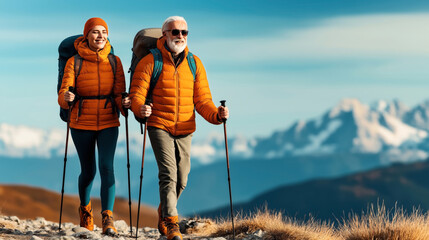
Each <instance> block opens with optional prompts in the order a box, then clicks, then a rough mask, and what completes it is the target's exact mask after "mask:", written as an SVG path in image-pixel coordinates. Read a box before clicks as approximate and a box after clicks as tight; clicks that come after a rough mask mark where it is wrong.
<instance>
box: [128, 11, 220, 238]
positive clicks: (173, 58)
mask: <svg viewBox="0 0 429 240" xmlns="http://www.w3.org/2000/svg"><path fill="white" fill-rule="evenodd" d="M188 33H189V32H188V26H187V23H186V20H185V19H184V18H183V17H178V16H172V17H169V18H167V19H166V20H165V21H164V24H163V25H162V37H161V38H159V39H158V40H157V48H158V49H159V50H160V52H161V54H162V62H163V67H162V72H161V74H160V76H159V79H158V82H157V83H156V85H155V87H154V88H153V92H152V94H150V95H151V96H152V97H151V99H149V100H150V101H148V103H147V104H145V103H146V100H147V99H146V97H147V94H148V90H149V86H150V79H151V75H152V73H153V68H154V56H153V54H148V55H147V56H145V57H144V58H142V60H141V61H140V62H139V63H138V65H137V67H136V69H135V72H134V75H133V78H132V81H131V90H130V98H131V110H132V111H133V112H134V114H135V115H136V116H137V117H139V118H147V123H146V124H147V126H148V133H149V138H150V141H151V145H152V148H153V151H154V154H155V158H156V161H157V164H158V170H159V174H158V178H159V194H160V205H159V207H158V214H159V222H158V229H159V231H160V233H161V234H162V235H166V236H167V239H168V240H170V239H174V240H179V239H182V235H181V234H180V231H179V225H178V211H177V208H176V206H177V200H178V199H179V196H180V194H181V193H182V192H183V190H184V189H185V187H186V183H187V180H188V174H189V171H190V150H191V138H192V133H193V132H194V131H195V129H196V126H195V110H196V111H197V112H198V113H199V114H200V115H201V116H202V117H203V118H204V119H206V120H207V121H208V122H210V123H212V124H221V123H222V121H223V119H227V118H228V117H229V111H228V108H227V107H222V106H219V107H216V106H215V104H214V103H213V101H212V96H211V93H210V89H209V84H208V81H207V76H206V71H205V69H204V66H203V64H202V62H201V60H200V59H199V58H198V57H197V56H195V55H193V57H194V59H195V65H196V70H195V77H194V75H193V72H192V71H191V69H190V65H189V63H188V61H191V60H188V57H189V56H192V55H191V54H190V53H189V50H188V47H187V37H188ZM188 55H189V56H188Z"/></svg>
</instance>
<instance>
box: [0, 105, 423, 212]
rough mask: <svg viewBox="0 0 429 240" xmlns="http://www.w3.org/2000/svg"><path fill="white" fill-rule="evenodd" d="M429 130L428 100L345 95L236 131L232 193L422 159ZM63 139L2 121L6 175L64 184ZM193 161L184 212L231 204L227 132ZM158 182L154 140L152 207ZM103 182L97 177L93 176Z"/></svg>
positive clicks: (134, 174) (134, 144)
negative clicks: (270, 125)
mask: <svg viewBox="0 0 429 240" xmlns="http://www.w3.org/2000/svg"><path fill="white" fill-rule="evenodd" d="M273 117H274V116H273ZM428 132H429V101H425V102H423V103H421V104H419V105H417V106H415V107H413V108H410V107H407V106H405V104H403V103H401V102H400V101H398V100H394V101H390V102H388V101H378V102H376V103H374V104H370V105H366V104H363V103H361V102H360V101H358V100H357V99H344V100H342V101H341V102H340V103H339V104H337V105H336V106H334V107H332V108H331V109H328V110H327V111H326V112H325V113H324V114H322V115H321V116H319V117H317V118H314V119H309V120H305V121H304V120H300V121H297V122H295V123H293V124H292V125H291V126H289V127H287V128H286V129H284V130H278V131H275V132H274V133H273V134H271V135H270V136H268V137H264V138H261V137H259V138H252V139H247V138H244V137H242V136H233V137H230V138H229V139H228V145H229V154H230V161H231V182H232V189H233V198H234V200H235V201H237V202H244V201H248V200H250V199H251V198H252V197H254V196H256V195H257V194H260V193H261V192H265V191H269V190H271V189H273V188H276V187H280V186H283V185H287V184H295V183H299V182H303V181H307V180H311V179H315V178H320V177H339V176H344V175H346V174H351V173H355V172H359V171H365V170H369V169H372V168H376V167H380V166H386V165H390V164H392V163H395V162H414V161H419V160H424V159H426V158H427V157H428V156H429V134H428ZM64 139H65V131H64V130H59V129H51V130H42V129H37V128H31V127H28V126H14V125H10V124H6V123H1V124H0V161H1V164H2V166H3V167H2V172H1V174H0V182H6V183H21V184H32V185H36V186H42V187H45V188H48V189H51V190H55V191H59V189H60V186H61V185H60V184H61V182H60V180H61V176H60V175H61V170H62V167H63V157H64V152H63V151H64V141H65V140H64ZM148 143H149V141H148ZM70 144H71V145H72V143H70ZM141 146H142V136H141V135H140V134H138V133H136V134H133V133H130V151H131V153H130V156H131V179H132V182H131V186H132V190H133V198H134V199H137V198H138V196H137V194H136V192H138V187H139V185H138V184H139V183H138V182H139V178H138V175H139V173H140V165H141V159H140V156H141ZM125 149H126V146H125V139H124V136H123V135H120V137H119V140H118V147H117V153H116V154H117V155H116V160H115V171H116V179H117V194H118V195H119V196H127V195H128V189H127V180H126V179H127V176H126V174H127V169H126V151H125ZM67 164H68V165H67V181H66V183H67V184H66V188H67V190H66V191H69V192H72V193H76V192H77V187H76V183H77V180H76V179H77V176H78V174H79V165H78V160H77V156H76V153H75V150H74V147H69V161H68V163H67ZM192 167H193V169H192V171H191V174H190V176H189V182H188V186H187V189H186V191H184V193H183V195H182V196H181V200H180V201H179V211H180V212H183V213H185V214H194V213H198V212H200V211H203V210H209V209H214V208H217V207H220V206H223V205H224V204H225V203H228V201H229V198H228V187H227V184H228V183H227V176H226V164H225V149H224V140H223V136H222V135H210V136H208V137H207V139H204V140H196V141H194V142H193V146H192ZM17 173H20V174H17ZM97 181H98V180H97ZM157 182H158V180H157V167H156V163H155V161H154V157H153V153H152V151H151V148H150V143H149V144H148V146H147V150H146V159H145V166H144V181H143V191H142V192H143V194H142V199H143V201H145V202H147V203H148V204H150V205H153V206H157V205H158V201H159V200H158V193H157V188H158V187H157ZM97 186H99V181H98V182H95V183H94V187H97Z"/></svg>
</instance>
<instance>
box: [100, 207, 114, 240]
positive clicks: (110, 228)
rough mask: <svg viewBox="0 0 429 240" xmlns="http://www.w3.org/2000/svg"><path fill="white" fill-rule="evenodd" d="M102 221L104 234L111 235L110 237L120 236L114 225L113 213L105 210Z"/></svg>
mask: <svg viewBox="0 0 429 240" xmlns="http://www.w3.org/2000/svg"><path fill="white" fill-rule="evenodd" d="M101 216H102V217H103V219H102V225H103V234H106V235H109V236H115V235H116V234H118V231H116V228H115V226H114V225H113V213H112V211H110V210H104V211H103V212H102V213H101Z"/></svg>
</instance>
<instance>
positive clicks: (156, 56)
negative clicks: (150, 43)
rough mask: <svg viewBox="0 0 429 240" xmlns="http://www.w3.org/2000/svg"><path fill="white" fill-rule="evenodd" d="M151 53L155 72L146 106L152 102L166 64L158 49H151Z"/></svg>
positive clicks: (151, 79)
mask: <svg viewBox="0 0 429 240" xmlns="http://www.w3.org/2000/svg"><path fill="white" fill-rule="evenodd" d="M150 52H151V53H152V55H153V72H152V76H151V78H150V85H149V90H148V92H147V96H146V104H148V103H151V102H152V93H153V89H154V88H155V86H156V83H157V82H158V79H159V76H160V75H161V71H162V66H163V64H164V63H163V61H162V54H161V51H160V50H159V49H158V48H153V49H150Z"/></svg>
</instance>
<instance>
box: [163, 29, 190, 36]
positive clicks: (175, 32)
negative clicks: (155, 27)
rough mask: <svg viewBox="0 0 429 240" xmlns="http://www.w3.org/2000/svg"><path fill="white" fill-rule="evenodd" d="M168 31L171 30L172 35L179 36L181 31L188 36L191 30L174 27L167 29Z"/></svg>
mask: <svg viewBox="0 0 429 240" xmlns="http://www.w3.org/2000/svg"><path fill="white" fill-rule="evenodd" d="M165 31H166V32H168V31H171V35H173V36H177V35H179V34H180V33H182V36H184V37H186V36H188V33H189V31H188V30H179V29H173V30H165Z"/></svg>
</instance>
